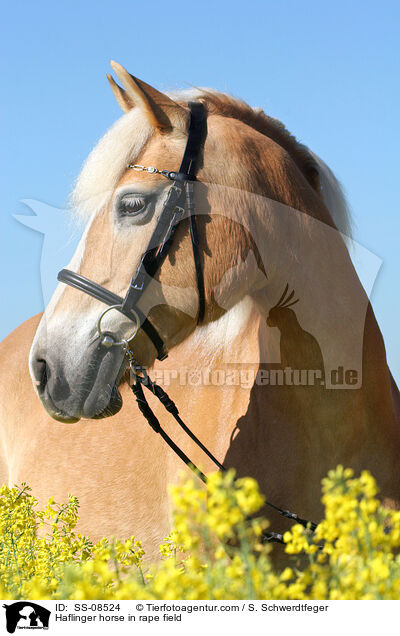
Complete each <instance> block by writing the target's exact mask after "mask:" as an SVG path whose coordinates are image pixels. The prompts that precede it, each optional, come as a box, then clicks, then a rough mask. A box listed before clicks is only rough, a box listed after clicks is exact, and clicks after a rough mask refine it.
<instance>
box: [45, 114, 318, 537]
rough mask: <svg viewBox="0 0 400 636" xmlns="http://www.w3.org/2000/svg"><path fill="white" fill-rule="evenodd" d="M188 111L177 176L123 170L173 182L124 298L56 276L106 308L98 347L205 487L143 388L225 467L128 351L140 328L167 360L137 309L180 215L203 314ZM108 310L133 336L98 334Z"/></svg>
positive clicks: (195, 156)
mask: <svg viewBox="0 0 400 636" xmlns="http://www.w3.org/2000/svg"><path fill="white" fill-rule="evenodd" d="M189 107H190V123H189V134H188V139H187V143H186V148H185V151H184V154H183V158H182V162H181V165H180V168H179V171H178V172H173V171H168V170H158V169H157V168H154V167H146V166H141V165H136V164H134V165H129V166H128V168H132V169H133V170H137V171H146V172H149V173H150V174H160V175H162V176H164V177H166V178H167V179H169V180H170V181H172V185H171V186H170V188H169V190H168V193H167V197H166V200H165V202H164V205H163V208H162V210H161V213H160V217H159V219H158V222H157V225H156V227H155V229H154V231H153V234H152V236H151V238H150V241H149V244H148V246H147V249H146V251H145V252H144V254H143V256H142V258H141V260H140V263H139V266H138V267H137V269H136V273H135V275H134V276H133V277H132V279H131V282H130V285H129V289H128V291H127V293H126V295H125V297H124V298H121V297H120V296H118V295H117V294H114V293H113V292H111V291H109V290H108V289H106V288H105V287H102V286H101V285H99V284H97V283H95V282H94V281H91V280H90V279H88V278H85V277H84V276H81V274H77V273H76V272H72V271H71V270H68V269H62V270H61V271H60V272H59V274H58V276H57V278H58V280H59V281H60V282H62V283H65V284H67V285H70V286H71V287H74V288H75V289H78V290H79V291H82V292H84V293H86V294H88V295H89V296H92V297H93V298H96V300H99V301H100V302H102V303H103V304H105V305H107V309H105V310H104V311H103V312H102V313H101V315H100V317H99V319H98V323H97V331H98V337H99V339H100V342H101V344H102V345H103V346H104V347H113V346H119V347H123V349H124V350H125V355H126V358H127V360H128V363H129V367H130V370H131V373H132V376H133V384H132V385H131V389H132V392H133V394H134V396H135V398H136V402H137V404H138V407H139V409H140V411H141V413H142V414H143V416H144V417H145V419H146V420H147V422H148V424H149V425H150V426H151V428H152V429H153V430H154V431H155V432H156V433H158V434H159V435H161V437H162V438H163V440H164V441H165V442H166V444H167V445H168V446H169V447H170V448H171V449H172V450H173V451H174V453H176V455H177V456H178V457H179V458H180V459H181V460H182V461H183V462H184V463H185V464H186V466H188V467H189V468H190V469H191V470H193V471H194V473H195V474H196V475H197V476H198V477H199V479H201V481H203V482H204V483H206V482H207V477H206V475H205V474H204V473H203V472H202V471H201V470H199V469H198V468H197V467H196V466H195V465H194V464H193V462H192V461H191V460H190V458H189V457H188V456H187V455H186V454H185V453H184V452H183V451H182V449H180V448H179V446H177V444H175V442H174V441H173V440H172V439H171V437H169V435H168V434H167V433H166V432H165V431H164V429H163V428H162V427H161V425H160V422H159V420H158V419H157V417H156V415H155V414H154V412H153V410H152V409H151V407H150V405H149V403H148V402H147V399H146V396H145V392H144V390H143V387H145V388H146V389H147V390H149V391H151V393H153V394H154V395H155V396H156V397H157V398H158V399H159V401H160V402H161V404H162V405H163V406H164V408H165V409H166V410H167V411H168V412H169V413H171V415H172V417H173V418H174V419H175V420H176V422H177V423H178V424H179V426H180V427H181V428H182V429H183V430H184V432H185V433H186V434H187V435H188V436H189V437H190V438H191V439H192V441H193V442H194V443H195V444H196V445H197V446H198V447H199V448H200V449H201V450H202V451H203V452H204V453H205V454H206V455H207V456H208V457H209V459H211V461H213V462H214V464H215V465H216V466H217V467H218V469H219V470H220V471H222V472H226V470H227V469H226V468H225V466H224V465H223V464H221V463H220V462H219V461H218V459H216V458H215V457H214V455H213V454H212V453H211V452H210V451H209V450H208V449H207V447H206V446H204V444H202V442H201V441H200V440H199V439H198V438H197V437H196V435H194V433H193V432H192V431H191V430H190V429H189V428H188V427H187V426H186V424H185V423H184V422H183V421H182V419H181V417H180V416H179V411H178V408H177V406H176V405H175V403H174V402H173V401H172V400H171V399H170V397H169V396H168V394H167V393H166V392H165V391H164V389H163V388H162V387H160V386H159V385H158V384H156V383H155V382H154V381H152V380H151V379H150V378H149V376H148V375H147V372H146V370H145V369H144V368H143V367H142V366H140V365H137V364H136V362H135V360H134V357H133V353H132V352H131V351H130V349H129V343H130V342H131V341H132V340H133V338H134V337H135V336H136V334H137V332H138V331H139V329H142V330H143V331H144V332H145V333H146V335H147V336H148V338H149V339H150V340H151V342H152V343H153V345H154V347H155V349H156V351H157V358H158V359H159V360H164V359H165V358H166V357H167V356H168V352H167V350H166V347H165V344H164V341H163V339H162V338H161V336H160V334H159V333H158V331H157V329H156V328H155V327H154V325H153V324H152V323H151V322H150V321H149V319H148V318H147V317H146V316H145V315H144V314H143V312H142V311H141V310H140V309H139V307H138V302H139V300H140V298H141V296H142V294H143V293H144V291H145V289H146V287H147V285H148V284H149V282H150V280H151V279H152V278H153V277H154V276H155V274H156V273H157V271H158V270H159V268H160V267H161V265H162V263H163V262H164V260H165V258H166V256H167V254H168V252H169V250H170V248H171V245H172V243H173V238H174V235H175V232H176V229H177V227H178V225H179V223H180V221H181V220H182V219H183V217H184V215H185V213H187V215H188V220H189V228H190V237H191V241H192V250H193V260H194V265H195V270H196V279H197V288H198V294H199V309H198V316H197V323H198V324H199V323H201V322H202V321H203V318H204V314H205V291H204V275H203V269H202V265H201V259H200V249H199V236H198V231H197V224H196V213H195V207H194V192H193V182H194V181H196V173H197V169H198V164H199V157H200V152H201V148H202V146H203V144H204V141H205V138H206V136H207V117H206V112H205V109H204V106H203V104H201V103H200V102H191V103H189ZM111 309H116V310H117V311H119V312H120V313H121V314H123V315H124V316H126V317H127V318H129V319H130V320H131V321H132V322H133V323H134V330H133V333H132V334H131V335H130V336H129V337H127V338H124V339H122V340H119V341H118V340H116V339H115V338H114V337H113V336H112V335H110V334H108V333H105V332H103V331H102V328H101V322H102V320H103V318H104V316H105V315H106V314H107V313H108V312H109V311H110V310H111ZM265 505H267V506H269V507H271V508H273V509H274V510H276V511H277V512H278V513H279V514H280V515H281V516H283V517H285V518H287V519H291V520H293V521H295V522H297V523H299V524H301V525H302V526H304V527H305V528H308V529H309V530H311V531H314V530H315V529H316V527H317V524H315V523H313V522H312V521H308V520H307V519H302V518H301V517H299V516H298V515H297V514H296V513H294V512H290V510H284V509H282V508H280V507H279V506H276V505H275V504H273V503H271V502H269V501H265ZM263 538H264V539H265V541H270V542H278V543H284V540H283V535H282V534H278V533H275V532H264V533H263Z"/></svg>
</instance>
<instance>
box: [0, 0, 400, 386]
mask: <svg viewBox="0 0 400 636" xmlns="http://www.w3.org/2000/svg"><path fill="white" fill-rule="evenodd" d="M399 18H400V4H399V3H398V2H396V1H385V0H384V1H383V2H379V3H378V2H377V1H374V2H369V1H362V2H361V1H359V0H355V1H353V2H349V1H347V2H345V1H343V0H336V1H335V2H328V1H325V2H321V1H319V2H317V1H315V0H309V2H307V3H304V2H300V0H299V1H297V0H287V1H283V2H277V1H276V0H275V1H274V2H270V1H269V0H264V1H261V0H256V1H253V2H251V3H243V2H237V1H236V0H230V1H229V2H227V1H226V0H222V1H220V2H210V1H209V0H205V1H202V2H200V3H194V2H193V3H189V2H187V3H183V2H174V3H172V4H171V3H167V2H165V1H163V2H161V1H159V0H153V1H151V2H136V1H135V0H134V1H132V0H130V1H129V2H126V1H121V0H115V1H114V2H105V1H103V0H98V1H97V2H89V1H83V2H77V1H75V2H66V1H65V0H62V1H61V2H58V3H54V2H49V1H41V0H38V1H36V2H35V3H32V2H28V1H27V0H22V1H20V2H18V3H16V2H14V3H7V4H3V7H2V27H1V29H2V32H1V43H0V47H1V56H0V58H1V78H2V82H1V89H0V90H1V93H2V95H1V102H0V103H1V136H2V139H3V144H2V149H3V152H2V153H1V171H0V174H1V195H0V196H1V215H2V217H1V223H2V245H1V261H2V262H1V277H2V282H1V284H2V289H3V298H4V300H3V311H2V313H1V321H0V336H1V337H3V336H5V335H6V334H7V333H9V332H10V331H11V330H12V329H13V328H14V327H15V326H17V325H18V324H19V323H21V322H22V321H23V320H25V319H26V318H28V317H29V316H31V315H33V314H35V313H37V312H39V311H41V310H42V308H43V294H42V284H41V274H40V259H41V252H42V243H43V235H42V234H41V233H40V232H34V231H32V229H31V228H28V227H26V226H24V225H22V224H21V223H19V222H18V221H17V220H16V219H15V218H14V217H13V215H21V214H33V212H32V211H31V210H32V209H33V210H35V211H36V212H39V214H40V215H41V216H42V217H43V215H46V214H47V216H46V219H48V220H49V223H50V224H51V225H52V232H53V236H55V237H56V239H57V240H56V241H55V242H53V243H52V244H51V245H50V246H49V245H47V247H46V252H45V259H44V261H43V262H42V273H43V276H44V278H45V282H44V285H45V287H46V289H45V296H46V297H47V296H48V294H50V293H51V288H52V285H53V286H55V284H56V281H55V276H56V273H57V271H58V269H60V268H61V266H62V265H64V264H66V263H67V262H68V260H69V256H70V254H71V253H72V252H73V250H74V246H75V244H76V240H77V237H78V234H77V232H76V231H75V232H73V231H72V229H71V227H70V225H69V221H68V216H67V215H66V214H65V212H63V211H62V210H63V209H64V208H65V207H66V203H67V198H68V194H69V192H70V190H71V186H72V184H73V181H74V179H75V177H76V176H77V174H78V172H79V169H80V166H81V164H82V162H83V160H84V159H85V157H86V156H87V154H88V153H89V151H90V149H91V148H92V146H93V145H94V144H95V142H96V141H97V139H98V138H99V137H100V136H101V135H102V134H103V133H104V132H105V130H106V129H107V128H108V127H109V125H110V124H111V123H112V122H113V121H114V120H115V119H116V118H117V117H118V116H119V115H120V111H119V109H118V107H117V105H116V103H115V102H114V99H113V97H112V94H111V91H110V89H109V87H108V82H107V80H106V78H105V74H106V72H109V70H110V69H109V60H110V59H115V60H117V61H119V62H120V63H122V64H123V65H124V66H126V67H127V68H128V69H129V70H130V72H131V73H133V74H134V75H137V76H138V77H140V78H142V79H144V80H145V81H146V82H148V83H150V84H153V85H155V86H156V87H158V88H160V89H161V90H162V89H167V88H178V87H185V86H187V85H188V84H193V85H197V86H210V87H213V88H216V89H219V90H222V91H227V92H229V93H232V94H233V95H236V96H239V97H242V98H243V99H245V100H246V101H248V102H249V103H250V104H252V105H254V106H261V107H262V108H264V109H265V110H266V112H267V113H269V114H271V115H273V116H275V117H278V118H279V119H281V120H282V121H283V122H284V123H285V124H286V126H287V127H288V128H289V130H290V131H291V132H293V133H294V134H295V135H296V136H297V137H298V138H299V139H300V140H301V141H302V142H304V143H306V144H307V145H308V146H309V147H310V148H311V149H312V150H314V151H315V152H316V153H317V154H319V155H320V156H321V157H322V158H323V159H324V160H325V161H326V162H327V163H328V164H329V165H330V167H331V168H332V169H333V170H334V172H335V173H336V175H337V176H338V178H339V179H340V180H341V182H342V183H343V185H344V187H345V190H346V194H347V196H348V199H349V202H350V205H351V209H352V212H353V216H354V220H355V231H354V237H355V239H356V240H357V241H358V242H359V243H361V245H363V246H364V247H366V248H367V249H368V250H370V251H371V252H373V253H374V254H376V255H377V256H378V257H379V258H380V259H382V267H381V270H380V272H379V275H378V277H377V280H376V283H375V286H374V288H373V291H372V303H373V306H374V309H375V312H376V315H377V318H378V322H379V324H380V326H381V329H382V332H383V334H384V337H385V341H386V347H387V352H388V358H389V362H390V366H391V368H392V371H393V373H394V375H395V377H396V378H397V381H398V382H399V381H400V343H399V337H398V323H399V316H400V299H399V295H398V294H397V288H398V281H399V276H400V246H399V237H400V214H399V186H398V184H399V177H398V170H399V159H398V155H399V151H398V148H399V142H400V139H399V129H400V127H399V125H398V116H399V103H400V95H399V92H400V91H399V81H398V78H399V77H400V72H399V70H400V69H399V52H400V47H399V44H398V42H399V22H400V20H399ZM22 200H25V201H26V200H29V201H28V206H29V207H28V206H27V204H26V203H25V204H24V203H22ZM37 201H39V202H41V203H40V204H39V203H35V202H37ZM46 206H51V207H52V208H53V207H54V208H57V210H59V211H58V212H57V210H56V211H55V212H54V215H53V216H52V217H51V215H50V212H49V209H48V208H46ZM43 210H44V212H43ZM46 210H47V212H46ZM40 218H41V217H40V216H39V220H36V221H35V220H34V219H33V218H32V220H31V221H30V225H34V226H35V224H36V227H38V229H39V230H40V229H41V230H42V231H47V227H42V225H41V221H40ZM43 218H44V217H43ZM50 219H51V220H50ZM47 243H49V241H47Z"/></svg>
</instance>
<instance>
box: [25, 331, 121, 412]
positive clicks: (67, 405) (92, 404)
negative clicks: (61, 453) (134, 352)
mask: <svg viewBox="0 0 400 636" xmlns="http://www.w3.org/2000/svg"><path fill="white" fill-rule="evenodd" d="M58 358H59V355H58V353H57V352H54V351H50V350H49V351H46V352H40V351H38V352H35V356H34V357H33V358H32V360H31V374H32V377H33V381H34V384H35V385H36V387H37V391H38V395H39V397H40V399H41V401H42V404H43V406H44V407H45V409H46V411H47V412H48V413H49V415H51V417H53V418H54V419H55V420H57V421H59V422H65V423H74V422H77V421H78V420H79V419H81V418H86V419H100V418H103V417H109V416H111V415H115V413H117V412H118V411H119V410H120V409H121V407H122V399H121V395H120V393H119V391H118V383H119V381H120V379H121V377H122V375H123V373H124V371H125V367H126V359H125V352H124V351H123V350H122V348H120V347H104V346H103V345H102V344H101V343H99V341H98V340H97V341H96V342H95V343H93V344H92V345H91V346H89V347H88V349H87V351H86V352H85V354H84V355H83V356H82V357H81V358H80V360H79V362H78V364H76V365H73V368H71V364H70V363H68V364H67V363H66V362H65V361H64V362H61V361H60V360H59V359H58Z"/></svg>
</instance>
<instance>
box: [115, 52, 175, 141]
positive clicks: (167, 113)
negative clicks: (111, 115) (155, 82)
mask: <svg viewBox="0 0 400 636" xmlns="http://www.w3.org/2000/svg"><path fill="white" fill-rule="evenodd" d="M111 66H112V68H113V70H114V72H115V74H116V75H117V77H118V78H119V80H120V81H121V83H122V84H123V86H124V88H125V91H123V89H121V88H120V87H119V86H118V85H117V84H115V82H114V84H115V87H117V91H116V90H115V88H114V86H113V84H111V88H112V89H113V92H114V95H115V96H116V98H117V101H118V103H119V104H120V105H121V102H122V103H123V106H122V105H121V107H122V108H123V109H124V110H130V108H132V106H130V107H129V108H128V105H129V104H132V105H133V106H138V107H139V108H142V109H143V110H144V112H145V114H146V116H147V118H148V120H149V121H150V123H151V124H152V125H153V126H154V128H159V129H161V130H166V129H171V128H181V129H182V130H186V127H187V118H188V111H187V110H186V109H185V108H183V107H182V106H179V104H177V103H176V102H174V101H173V100H172V99H170V98H169V97H168V96H167V95H165V94H164V93H160V91H158V90H156V89H155V88H153V87H152V86H150V85H149V84H146V82H143V81H142V80H139V79H138V78H137V77H133V75H130V74H129V73H128V71H127V70H126V69H124V67H123V66H121V64H118V63H117V62H111ZM118 89H119V90H118ZM121 91H122V92H121ZM117 95H118V96H117Z"/></svg>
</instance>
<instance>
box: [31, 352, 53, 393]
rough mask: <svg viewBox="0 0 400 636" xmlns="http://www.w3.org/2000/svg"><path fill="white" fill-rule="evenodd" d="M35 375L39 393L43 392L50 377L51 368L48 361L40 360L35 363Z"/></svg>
mask: <svg viewBox="0 0 400 636" xmlns="http://www.w3.org/2000/svg"><path fill="white" fill-rule="evenodd" d="M34 375H35V380H36V384H37V387H38V390H39V391H43V390H44V388H45V386H46V384H47V381H48V379H49V377H50V368H49V366H48V364H47V362H46V360H42V359H40V358H38V359H37V360H35V363H34Z"/></svg>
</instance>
